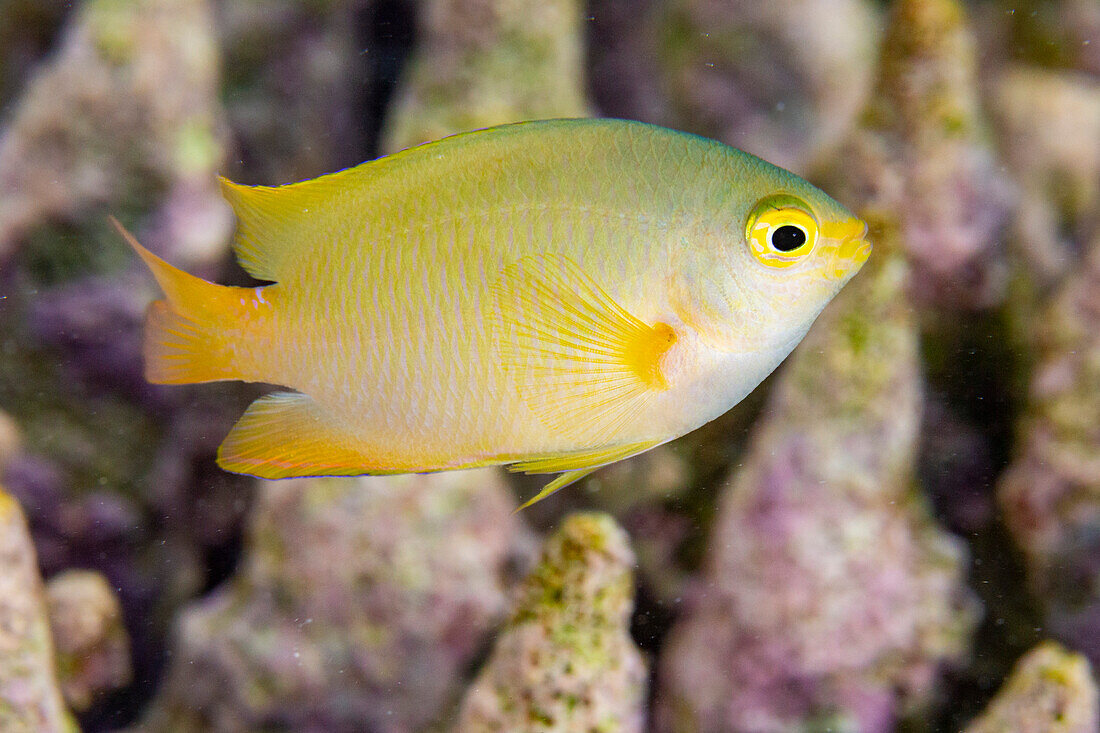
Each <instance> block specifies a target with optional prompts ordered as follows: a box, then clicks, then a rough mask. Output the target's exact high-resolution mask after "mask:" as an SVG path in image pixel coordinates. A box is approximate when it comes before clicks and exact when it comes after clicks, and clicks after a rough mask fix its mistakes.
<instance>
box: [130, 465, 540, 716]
mask: <svg viewBox="0 0 1100 733" xmlns="http://www.w3.org/2000/svg"><path fill="white" fill-rule="evenodd" d="M515 508H516V503H515V501H514V499H513V497H512V496H511V494H510V492H509V491H508V490H507V487H506V486H505V485H504V483H503V481H502V478H501V476H500V475H499V474H498V473H497V472H496V471H493V470H479V471H466V472H461V473H440V474H430V475H424V476H399V477H364V478H355V479H301V480H289V481H281V482H265V483H263V485H262V486H261V488H260V489H259V496H258V505H257V507H256V510H255V512H254V516H253V518H252V523H251V531H250V533H249V539H248V542H247V544H246V547H245V551H244V557H243V560H242V566H241V568H240V570H239V571H238V573H237V574H236V575H235V576H234V578H233V580H232V581H230V582H229V583H228V584H226V585H225V586H224V587H222V588H220V589H219V590H218V591H216V592H214V593H213V594H211V595H209V596H208V597H206V598H204V599H203V600H201V601H199V602H197V603H195V604H193V605H192V606H190V607H189V608H187V609H185V610H184V612H183V613H182V614H181V616H180V618H179V623H178V624H177V626H176V630H175V646H174V651H173V654H172V660H173V663H172V665H171V667H170V669H169V672H168V678H167V680H166V683H165V685H164V689H163V690H162V692H161V694H160V696H159V697H158V699H157V700H156V701H155V702H154V705H153V708H152V711H151V712H150V714H149V715H148V716H147V717H146V719H145V721H144V723H143V724H142V725H141V727H140V729H141V730H143V731H146V732H147V733H156V732H157V731H174V732H183V731H196V733H197V732H198V731H207V730H212V731H237V730H256V729H260V728H274V729H281V730H305V731H328V730H372V731H391V732H393V733H397V732H399V731H411V730H419V729H422V728H423V727H425V726H426V725H427V724H429V723H431V722H432V721H433V720H435V719H436V718H437V717H438V716H439V715H441V714H442V713H443V712H444V711H445V709H446V706H447V704H448V703H449V702H450V701H451V700H452V699H453V697H454V696H455V695H456V694H457V692H458V685H459V682H460V679H461V674H462V672H463V671H464V669H465V668H466V666H467V665H469V664H470V663H471V662H472V661H473V658H474V656H475V654H476V653H477V651H478V649H479V648H480V647H481V646H482V644H483V643H484V642H485V638H486V635H487V634H488V632H489V631H490V630H491V629H492V627H493V626H494V625H495V624H496V623H497V622H499V621H500V619H501V617H502V615H503V614H504V611H505V590H506V587H507V586H508V585H509V579H510V572H511V570H512V569H513V568H514V567H515V566H516V565H517V564H518V565H523V564H524V557H525V553H526V548H527V547H529V543H528V542H527V540H526V539H525V538H524V535H523V529H522V525H521V520H520V519H519V517H518V516H516V515H513V512H514V510H515Z"/></svg>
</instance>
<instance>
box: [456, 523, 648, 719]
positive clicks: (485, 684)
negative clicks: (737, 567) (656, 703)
mask: <svg viewBox="0 0 1100 733" xmlns="http://www.w3.org/2000/svg"><path fill="white" fill-rule="evenodd" d="M633 564H634V556H633V553H631V551H630V546H629V543H628V542H627V537H626V533H625V532H623V531H622V529H620V528H619V526H618V525H617V524H615V521H614V520H613V519H612V518H611V517H610V516H608V515H606V514H573V515H570V516H569V517H567V518H566V519H565V520H564V521H563V522H562V525H561V528H560V529H559V530H558V531H557V532H556V533H554V535H553V536H551V537H550V538H549V539H548V540H547V541H546V543H545V545H544V547H543V551H542V557H541V558H540V559H539V561H538V564H537V565H536V566H535V568H534V570H532V572H531V574H530V575H529V576H528V577H527V579H526V580H524V581H523V583H522V584H521V585H520V587H519V589H518V591H517V593H516V597H515V600H514V602H513V611H512V616H511V619H510V620H509V621H508V623H507V624H506V625H505V627H504V629H503V630H502V631H501V632H500V635H499V636H498V637H497V640H496V644H495V646H494V648H493V652H492V655H491V656H490V657H489V660H488V662H486V664H485V667H484V668H483V669H482V670H481V672H480V673H479V674H478V677H477V679H475V680H474V681H473V682H472V683H471V685H470V688H469V690H468V691H467V693H466V697H465V699H464V700H463V702H462V707H461V711H460V713H459V715H458V720H457V722H456V724H455V726H454V728H453V729H452V730H453V731H455V733H479V732H486V733H487V732H488V731H501V732H502V733H503V732H504V731H526V732H527V733H537V732H538V731H592V732H593V733H612V731H614V732H615V733H620V732H621V733H640V731H641V730H642V725H643V716H644V713H643V711H644V698H645V687H646V674H647V673H646V667H645V664H644V662H643V661H642V657H641V654H639V652H638V650H637V649H636V648H635V646H634V642H633V641H632V640H631V639H630V635H629V634H628V632H627V624H628V622H629V619H630V613H631V609H632V608H633V593H634V580H633V574H632V572H631V567H632V566H633Z"/></svg>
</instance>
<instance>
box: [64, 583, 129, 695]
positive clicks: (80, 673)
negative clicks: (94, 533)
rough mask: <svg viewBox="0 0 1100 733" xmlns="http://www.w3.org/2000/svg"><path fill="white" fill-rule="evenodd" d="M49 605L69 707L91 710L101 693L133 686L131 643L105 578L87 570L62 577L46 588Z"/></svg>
mask: <svg viewBox="0 0 1100 733" xmlns="http://www.w3.org/2000/svg"><path fill="white" fill-rule="evenodd" d="M46 607H47V609H48V611H49V619H50V630H51V632H52V633H53V639H54V647H55V651H56V653H57V665H58V675H59V676H60V679H61V691H62V693H64V695H65V702H66V703H68V705H69V707H71V708H72V709H73V710H76V711H77V712H81V711H84V710H87V709H88V708H89V707H90V706H91V704H92V702H93V700H94V699H95V698H96V697H97V696H98V695H101V694H103V693H106V692H111V691H113V690H118V689H120V688H123V687H125V686H126V685H128V684H130V680H131V677H132V670H131V669H130V640H129V637H128V636H127V635H126V629H125V628H124V627H123V625H122V605H121V603H119V600H118V596H116V595H115V593H114V591H113V590H112V589H111V586H110V585H109V584H108V583H107V580H106V578H104V577H103V576H102V575H100V574H99V573H96V572H92V571H89V570H66V571H65V572H63V573H59V574H57V575H55V576H54V577H52V578H50V580H49V582H48V583H47V584H46Z"/></svg>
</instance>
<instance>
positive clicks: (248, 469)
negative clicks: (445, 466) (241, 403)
mask: <svg viewBox="0 0 1100 733" xmlns="http://www.w3.org/2000/svg"><path fill="white" fill-rule="evenodd" d="M355 442H356V441H355V440H354V436H353V435H351V434H350V433H349V432H348V431H347V429H346V428H344V427H343V426H341V425H339V424H338V423H337V422H336V420H335V419H334V418H333V417H332V416H331V415H329V414H327V413H326V412H325V411H324V410H323V409H321V407H320V406H318V405H317V403H316V402H314V401H313V400H312V399H311V398H310V397H308V396H306V395H303V394H298V393H294V392H276V393H274V394H270V395H267V396H265V397H261V398H260V399H258V400H256V401H255V402H253V403H252V404H251V405H250V406H249V408H248V410H246V411H245V413H244V415H242V416H241V419H240V420H238V421H237V424H236V425H235V426H234V427H233V429H232V430H231V431H230V432H229V435H228V436H227V437H226V439H225V441H224V442H223V443H222V444H221V447H220V448H219V449H218V465H219V466H221V467H222V468H223V469H225V470H226V471H231V472H233V473H243V474H248V475H251V476H258V477H259V478H268V479H279V478H291V477H295V476H357V475H360V474H364V473H394V470H392V469H391V470H386V469H385V468H384V467H378V466H372V465H371V464H372V462H373V461H372V460H371V458H370V457H369V456H366V455H364V454H363V453H362V452H361V451H360V450H359V449H358V448H357V447H356V445H355Z"/></svg>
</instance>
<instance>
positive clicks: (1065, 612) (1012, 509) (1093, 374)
mask: <svg viewBox="0 0 1100 733" xmlns="http://www.w3.org/2000/svg"><path fill="white" fill-rule="evenodd" d="M1098 323H1100V232H1098V233H1097V236H1096V237H1095V238H1094V239H1093V243H1092V247H1091V252H1090V256H1089V257H1088V258H1087V259H1086V260H1085V261H1084V263H1083V266H1082V267H1081V269H1080V270H1079V271H1078V272H1077V273H1075V274H1074V275H1073V276H1071V277H1070V278H1068V279H1067V280H1066V282H1065V283H1064V285H1063V286H1062V288H1061V289H1060V290H1059V292H1058V293H1057V294H1056V295H1055V296H1054V298H1053V299H1052V301H1051V302H1050V304H1049V305H1048V306H1047V308H1046V309H1045V310H1044V311H1043V312H1042V313H1041V315H1040V316H1039V317H1038V318H1037V319H1036V333H1035V341H1036V347H1037V354H1036V359H1037V363H1036V366H1035V370H1034V373H1033V375H1032V379H1031V386H1030V391H1029V395H1028V407H1027V410H1026V412H1025V415H1024V417H1023V418H1022V422H1021V424H1020V426H1019V435H1020V439H1019V445H1018V447H1017V455H1016V458H1015V460H1014V461H1013V462H1012V465H1011V466H1009V468H1008V470H1007V471H1006V472H1005V474H1004V476H1003V477H1002V480H1001V483H1000V486H999V487H998V499H999V501H1000V504H1001V506H1002V507H1003V509H1004V518H1005V522H1006V523H1007V524H1008V527H1009V529H1010V531H1011V532H1012V535H1013V537H1014V538H1015V540H1016V542H1017V543H1018V544H1019V546H1020V548H1021V549H1022V550H1023V553H1024V557H1025V561H1026V563H1027V570H1028V576H1029V581H1030V584H1031V587H1032V589H1033V591H1034V592H1035V594H1036V595H1037V597H1038V598H1040V599H1041V600H1042V603H1043V604H1044V605H1045V606H1046V612H1047V619H1048V623H1049V626H1050V631H1051V632H1053V633H1054V634H1055V635H1057V636H1059V637H1061V638H1063V639H1065V640H1067V641H1069V642H1070V643H1071V644H1073V645H1074V646H1076V647H1078V648H1079V649H1081V650H1082V651H1084V652H1085V653H1086V654H1087V655H1088V656H1089V658H1090V659H1091V660H1092V661H1093V663H1094V664H1100V423H1098V422H1097V419H1096V416H1097V415H1100V328H1098V327H1097V324H1098Z"/></svg>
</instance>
